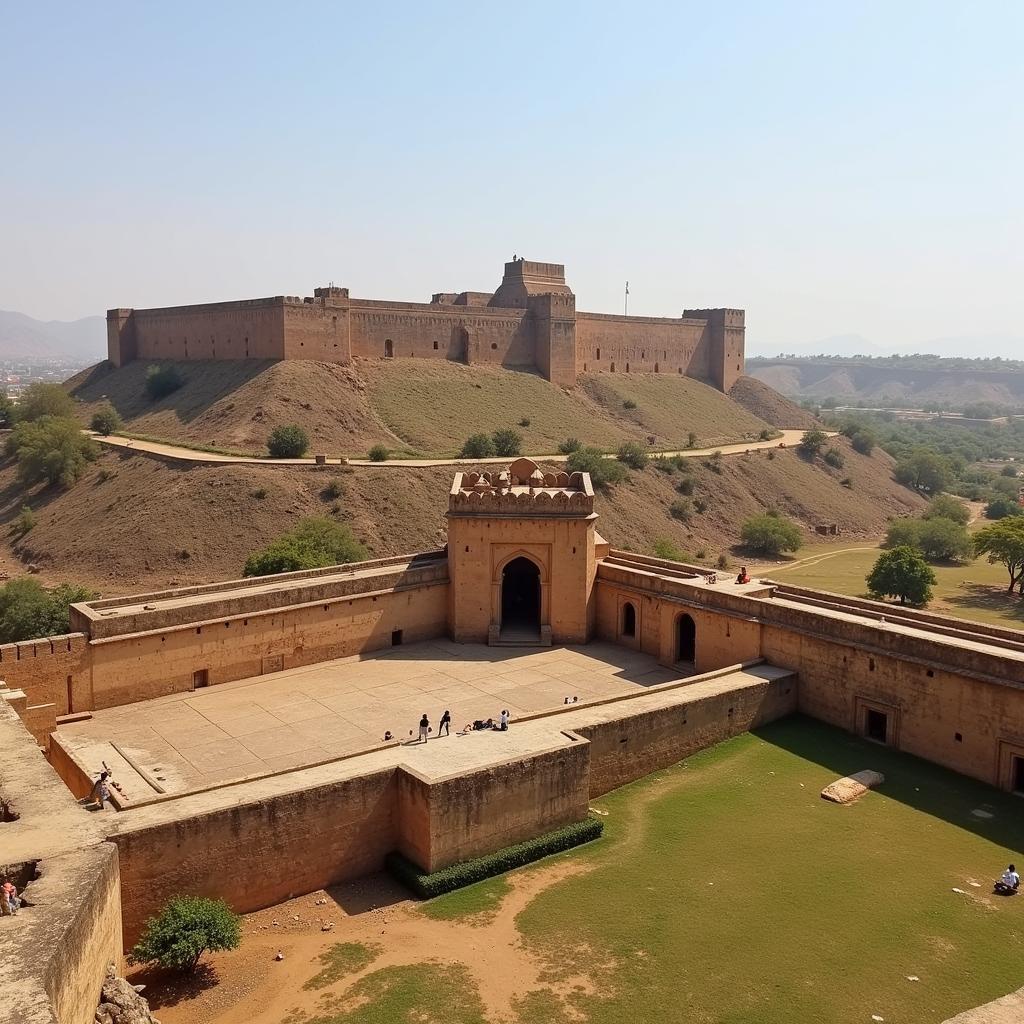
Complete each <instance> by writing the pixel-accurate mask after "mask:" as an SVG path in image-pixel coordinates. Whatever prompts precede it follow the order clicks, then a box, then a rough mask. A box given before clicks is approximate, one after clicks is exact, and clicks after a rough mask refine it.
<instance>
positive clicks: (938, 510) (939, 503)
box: [924, 494, 971, 526]
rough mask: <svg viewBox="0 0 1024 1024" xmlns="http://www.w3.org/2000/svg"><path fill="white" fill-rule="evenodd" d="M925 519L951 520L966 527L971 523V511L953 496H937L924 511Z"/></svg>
mask: <svg viewBox="0 0 1024 1024" xmlns="http://www.w3.org/2000/svg"><path fill="white" fill-rule="evenodd" d="M924 518H925V519H951V520H952V521H953V522H954V523H959V524H960V525H961V526H966V525H967V524H968V523H969V522H970V521H971V510H970V509H969V508H968V507H967V506H966V505H965V504H964V503H963V502H962V501H960V499H959V498H954V497H953V495H952V494H937V495H936V496H935V497H934V498H932V500H931V501H929V502H928V507H927V508H926V509H925V511H924Z"/></svg>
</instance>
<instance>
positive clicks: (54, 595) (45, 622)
mask: <svg viewBox="0 0 1024 1024" xmlns="http://www.w3.org/2000/svg"><path fill="white" fill-rule="evenodd" d="M95 597H96V594H95V593H93V591H91V590H87V589H86V588H85V587H80V586H76V585H75V584H72V583H62V584H61V585H60V586H58V587H54V589H53V590H51V591H47V590H46V589H45V588H44V587H43V586H42V585H41V584H40V583H39V581H38V580H34V579H29V578H28V577H25V576H23V577H20V578H18V579H13V580H10V581H9V582H7V583H5V584H3V586H0V643H4V644H10V643H18V642H20V641H22V640H38V639H39V638H41V637H46V636H63V635H65V634H66V633H68V632H70V630H71V624H70V611H69V609H70V607H71V605H73V604H76V603H78V602H79V601H91V600H93V599H94V598H95Z"/></svg>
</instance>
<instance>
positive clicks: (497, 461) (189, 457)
mask: <svg viewBox="0 0 1024 1024" xmlns="http://www.w3.org/2000/svg"><path fill="white" fill-rule="evenodd" d="M85 433H88V434H90V435H91V436H92V437H93V439H94V440H95V441H98V442H99V443H100V444H103V445H107V446H108V447H111V448H122V449H127V450H129V451H133V452H140V453H141V454H143V455H152V456H154V457H155V458H161V459H170V460H173V461H176V462H191V463H197V462H202V463H207V462H213V463H218V464H221V465H236V466H239V465H241V466H313V465H316V464H317V463H316V459H313V458H306V459H269V458H267V459H263V458H256V457H254V456H244V455H223V454H220V453H218V452H202V451H197V450H196V449H194V448H185V447H182V446H181V445H175V444H165V443H163V442H158V441H137V440H134V439H133V438H130V437H117V436H115V435H111V436H110V437H103V436H102V435H99V434H95V433H92V432H91V431H85ZM803 435H804V431H802V430H783V431H782V436H781V437H776V438H773V439H772V440H770V441H746V442H740V443H738V444H725V445H720V446H719V447H718V448H684V449H681V450H679V451H663V452H654V451H652V452H650V453H649V454H650V455H652V456H654V455H666V456H676V455H679V456H681V457H682V458H684V459H699V458H707V457H708V456H709V455H711V454H712V453H713V452H716V451H718V452H721V453H722V454H723V455H743V454H745V453H746V452H751V451H758V450H760V449H764V448H783V447H793V446H795V445H797V444H799V443H800V438H801V437H803ZM830 436H832V435H830ZM526 457H527V458H530V459H533V460H534V461H536V462H547V463H553V464H555V465H562V464H564V463H565V462H567V461H568V459H569V456H568V455H562V454H560V453H556V454H553V455H528V456H526ZM605 458H608V459H613V458H615V456H614V455H606V456H605ZM345 462H346V464H347V465H349V466H359V467H361V468H367V469H408V468H417V467H421V466H480V465H507V463H508V462H509V457H508V456H502V457H499V458H491V459H389V460H388V461H387V462H371V461H370V460H369V459H346V460H345ZM341 463H342V459H341V458H337V457H334V458H330V459H328V460H327V462H326V465H331V466H337V465H340V464H341Z"/></svg>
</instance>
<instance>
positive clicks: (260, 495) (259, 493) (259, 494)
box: [252, 487, 267, 501]
mask: <svg viewBox="0 0 1024 1024" xmlns="http://www.w3.org/2000/svg"><path fill="white" fill-rule="evenodd" d="M252 496H253V497H254V498H255V499H256V500H257V501H263V499H264V498H265V497H266V496H267V489H266V487H257V488H256V490H255V491H253V492H252Z"/></svg>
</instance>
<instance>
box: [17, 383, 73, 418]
mask: <svg viewBox="0 0 1024 1024" xmlns="http://www.w3.org/2000/svg"><path fill="white" fill-rule="evenodd" d="M14 412H15V417H14V418H15V419H16V420H17V421H19V422H21V423H27V422H34V421H35V420H41V419H42V418H43V417H44V416H63V417H66V418H68V419H71V418H73V417H74V415H75V400H74V399H73V398H72V397H71V396H70V395H69V394H68V393H67V392H66V391H65V390H64V389H63V388H62V387H61V386H60V385H59V384H47V383H46V382H45V381H36V383H35V384H29V386H28V387H27V388H25V390H24V392H23V393H22V396H21V400H20V401H19V402H18V404H17V406H16V407H15V410H14Z"/></svg>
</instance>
